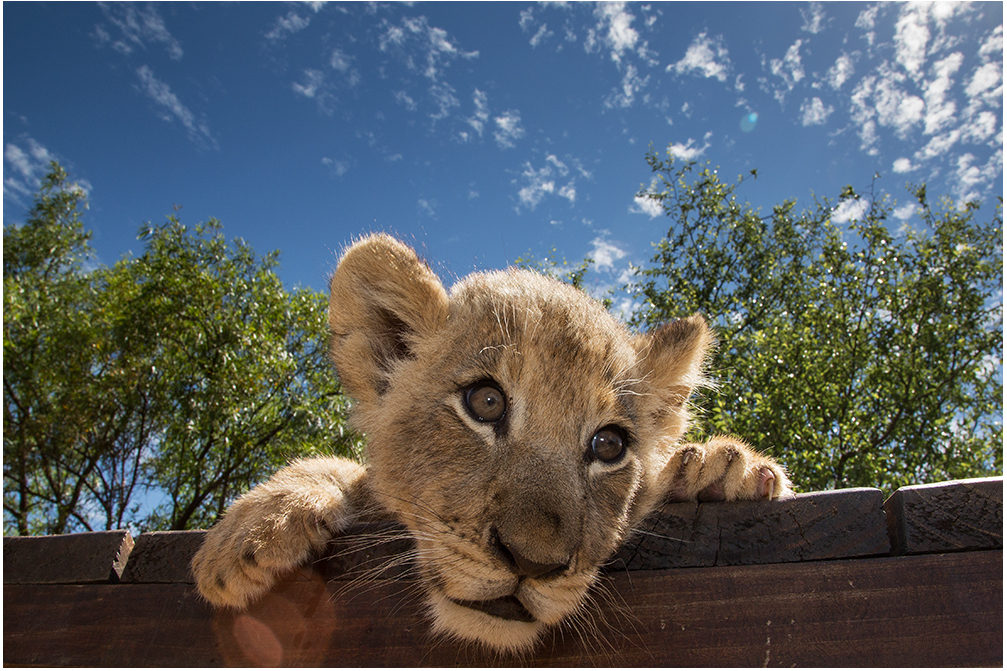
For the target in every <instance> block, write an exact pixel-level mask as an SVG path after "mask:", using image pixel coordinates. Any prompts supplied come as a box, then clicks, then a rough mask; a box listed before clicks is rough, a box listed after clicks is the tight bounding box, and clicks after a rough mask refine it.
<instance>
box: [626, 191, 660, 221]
mask: <svg viewBox="0 0 1007 671" xmlns="http://www.w3.org/2000/svg"><path fill="white" fill-rule="evenodd" d="M629 211H630V212H631V213H632V214H646V215H647V216H648V217H650V218H651V219H654V218H656V217H660V216H661V215H662V214H664V207H663V206H662V205H661V203H660V202H659V201H656V200H654V199H653V198H647V197H646V196H634V198H633V204H632V205H630V206H629Z"/></svg>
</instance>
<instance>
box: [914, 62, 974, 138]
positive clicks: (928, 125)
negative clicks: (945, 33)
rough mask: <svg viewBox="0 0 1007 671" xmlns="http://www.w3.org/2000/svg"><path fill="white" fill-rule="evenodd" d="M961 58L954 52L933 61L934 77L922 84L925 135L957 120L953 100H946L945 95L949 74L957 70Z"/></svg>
mask: <svg viewBox="0 0 1007 671" xmlns="http://www.w3.org/2000/svg"><path fill="white" fill-rule="evenodd" d="M963 59H964V57H963V56H962V54H961V53H958V52H955V53H953V54H951V55H949V56H948V57H946V58H943V59H941V60H940V61H938V62H936V63H934V66H933V72H934V79H933V80H931V81H929V82H927V83H926V85H925V86H924V98H925V99H926V103H927V105H926V107H927V114H926V118H925V119H924V121H923V132H924V133H926V134H927V135H933V134H934V133H937V132H939V131H941V130H943V129H944V128H947V127H948V126H950V125H953V124H955V123H956V122H957V119H956V118H955V112H956V111H957V108H956V105H955V101H954V100H947V97H946V96H947V93H948V90H949V89H950V88H951V84H952V79H951V76H952V75H953V74H955V73H956V72H958V69H959V68H960V67H961V65H962V60H963Z"/></svg>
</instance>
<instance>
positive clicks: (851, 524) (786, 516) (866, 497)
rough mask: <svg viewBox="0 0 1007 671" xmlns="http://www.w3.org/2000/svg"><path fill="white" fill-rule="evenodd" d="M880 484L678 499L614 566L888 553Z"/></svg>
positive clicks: (730, 563) (624, 550)
mask: <svg viewBox="0 0 1007 671" xmlns="http://www.w3.org/2000/svg"><path fill="white" fill-rule="evenodd" d="M883 501H884V498H883V495H882V493H881V490H878V489H841V490H837V491H831V492H815V493H812V494H798V495H797V497H796V498H794V499H791V500H786V501H739V502H732V503H695V502H692V503H673V504H668V505H666V506H664V507H663V508H662V509H661V510H659V511H658V512H657V513H656V514H655V515H652V516H651V517H650V518H648V519H647V520H645V521H644V523H643V524H641V525H640V527H641V530H640V531H639V532H638V534H637V535H636V537H635V538H631V539H630V540H629V541H628V542H627V543H626V544H625V546H624V547H623V548H622V550H621V551H620V552H619V553H618V554H617V555H616V557H615V558H614V560H613V561H612V562H610V570H613V569H614V570H620V569H622V568H628V569H630V570H638V569H659V568H687V567H697V566H737V565H745V564H772V563H780V562H797V561H811V560H818V559H841V558H848V557H866V556H875V555H883V554H888V549H889V544H888V533H887V530H886V524H885V513H884V510H883V509H882V503H883Z"/></svg>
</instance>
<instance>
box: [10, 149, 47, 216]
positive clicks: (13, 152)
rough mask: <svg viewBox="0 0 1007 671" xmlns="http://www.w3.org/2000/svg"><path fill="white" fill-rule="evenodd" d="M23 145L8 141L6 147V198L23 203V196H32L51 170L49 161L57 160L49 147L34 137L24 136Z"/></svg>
mask: <svg viewBox="0 0 1007 671" xmlns="http://www.w3.org/2000/svg"><path fill="white" fill-rule="evenodd" d="M23 144H24V145H25V146H23V147H21V146H18V145H17V144H14V143H13V142H8V143H7V145H6V146H5V147H4V153H3V158H4V181H3V193H4V198H9V199H11V200H13V201H14V202H17V203H21V197H23V196H25V197H28V198H30V197H32V196H33V195H34V194H35V192H36V191H38V188H39V186H41V184H42V178H43V177H45V175H46V173H47V172H48V171H49V162H50V161H53V160H55V156H53V155H52V154H51V153H50V152H49V150H48V149H46V148H45V147H43V146H42V145H40V144H39V143H38V142H36V141H35V140H34V139H32V138H30V137H28V138H24V140H23Z"/></svg>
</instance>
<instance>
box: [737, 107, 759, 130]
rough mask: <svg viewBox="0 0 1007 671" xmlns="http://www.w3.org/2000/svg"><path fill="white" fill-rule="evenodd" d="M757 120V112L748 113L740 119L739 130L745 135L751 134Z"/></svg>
mask: <svg viewBox="0 0 1007 671" xmlns="http://www.w3.org/2000/svg"><path fill="white" fill-rule="evenodd" d="M758 120H759V114H758V112H749V113H748V114H746V115H745V116H743V117H741V130H742V131H744V132H745V133H751V132H752V130H754V129H755V123H756V122H757V121H758Z"/></svg>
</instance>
